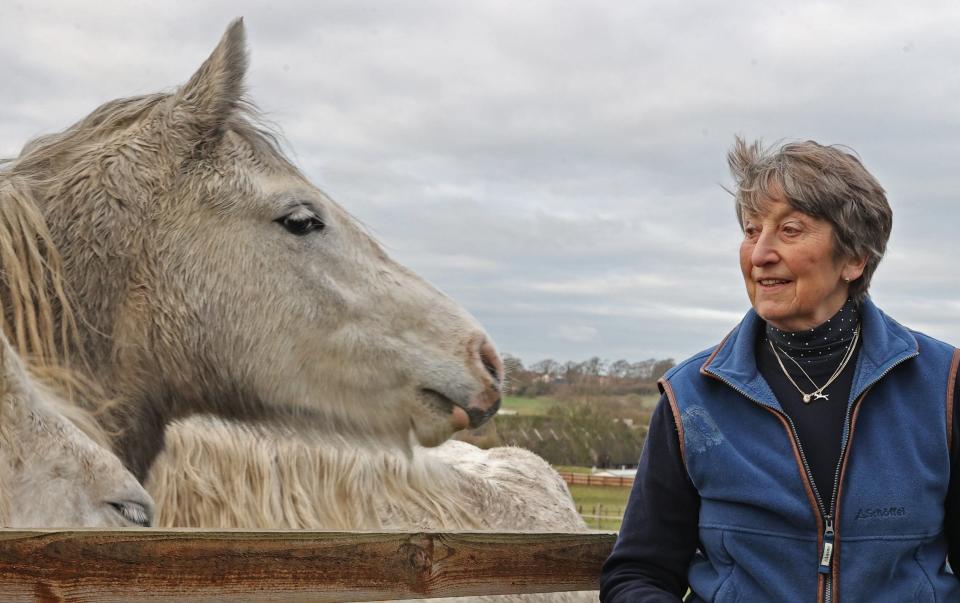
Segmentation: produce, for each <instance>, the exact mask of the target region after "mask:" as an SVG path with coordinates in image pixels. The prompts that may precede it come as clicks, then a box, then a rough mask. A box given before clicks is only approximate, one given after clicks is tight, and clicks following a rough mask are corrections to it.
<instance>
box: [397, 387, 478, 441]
mask: <svg viewBox="0 0 960 603" xmlns="http://www.w3.org/2000/svg"><path fill="white" fill-rule="evenodd" d="M418 402H419V404H418V408H417V409H416V410H415V411H414V415H413V417H411V421H410V424H411V428H412V430H413V434H414V436H415V437H416V440H417V443H419V444H420V445H421V446H426V447H432V446H438V445H440V444H442V443H444V442H445V441H447V440H449V439H450V436H452V435H453V434H454V433H456V432H458V431H460V430H461V429H467V428H468V427H470V416H469V414H468V413H467V411H466V410H465V409H463V408H462V407H460V406H458V405H457V404H454V403H453V402H452V401H451V400H450V399H448V398H446V397H445V396H442V395H440V394H437V393H436V392H433V391H431V390H421V392H420V395H419V396H418Z"/></svg>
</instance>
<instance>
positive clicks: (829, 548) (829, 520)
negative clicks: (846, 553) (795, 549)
mask: <svg viewBox="0 0 960 603" xmlns="http://www.w3.org/2000/svg"><path fill="white" fill-rule="evenodd" d="M823 520H824V528H823V551H821V553H820V567H818V568H817V572H819V573H821V574H829V573H830V562H831V561H832V560H833V517H832V516H831V515H827V516H826V517H824V518H823Z"/></svg>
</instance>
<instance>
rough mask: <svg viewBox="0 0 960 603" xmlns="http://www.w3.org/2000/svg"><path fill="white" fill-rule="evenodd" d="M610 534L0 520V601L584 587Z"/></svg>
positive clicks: (323, 596) (316, 597)
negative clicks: (56, 525) (11, 524)
mask: <svg viewBox="0 0 960 603" xmlns="http://www.w3.org/2000/svg"><path fill="white" fill-rule="evenodd" d="M615 537H616V535H615V534H613V533H609V532H595V533H587V534H582V533H581V534H569V533H533V532H509V533H484V532H444V533H427V532H415V533H411V532H316V531H302V530H261V531H247V530H228V531H216V532H213V531H208V530H190V529H176V530H159V529H122V530H14V529H0V601H23V600H40V601H65V600H69V601H78V602H85V601H97V602H100V601H164V600H167V601H169V600H176V601H209V600H211V599H216V598H224V599H229V600H230V601H231V603H234V602H236V603H239V602H261V601H374V600H383V599H409V598H431V597H453V596H468V595H482V594H487V595H498V594H518V593H535V592H557V591H570V590H592V589H595V588H597V578H598V577H599V575H600V566H601V564H602V563H603V560H604V559H606V557H607V555H608V554H609V552H610V549H611V548H612V546H613V542H614V540H615Z"/></svg>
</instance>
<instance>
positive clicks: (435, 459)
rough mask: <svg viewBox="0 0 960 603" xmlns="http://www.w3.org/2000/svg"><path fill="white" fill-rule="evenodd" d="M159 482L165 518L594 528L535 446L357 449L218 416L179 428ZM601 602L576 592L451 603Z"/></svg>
mask: <svg viewBox="0 0 960 603" xmlns="http://www.w3.org/2000/svg"><path fill="white" fill-rule="evenodd" d="M147 488H148V490H149V491H150V492H151V493H152V494H153V495H154V496H155V498H156V500H157V509H158V510H157V524H158V525H159V526H171V527H173V526H194V527H209V528H247V529H251V528H264V527H269V528H286V529H298V528H301V529H315V530H379V529H396V530H489V531H498V532H506V531H515V530H527V531H541V532H587V531H588V529H587V526H586V524H585V523H584V521H583V518H582V517H581V516H580V514H579V513H578V512H577V509H576V506H575V505H574V503H573V500H572V498H571V497H570V492H569V490H568V489H567V485H566V483H565V482H564V481H563V479H562V478H561V477H560V475H559V474H558V473H557V472H556V471H555V470H554V469H553V468H552V467H551V466H550V465H549V464H548V463H547V462H546V461H544V460H543V459H542V458H541V457H539V456H537V455H536V454H534V453H532V452H530V451H529V450H525V449H523V448H515V447H499V448H491V449H489V450H481V449H480V448H477V447H476V446H473V445H472V444H467V443H465V442H460V441H456V440H449V441H447V442H445V443H443V444H441V445H440V446H436V447H433V448H422V447H414V448H413V449H412V451H411V450H403V449H400V448H391V447H383V446H380V447H372V446H364V445H361V446H357V445H356V444H355V443H354V442H352V441H350V439H349V438H343V437H330V436H329V435H324V436H323V437H322V438H317V437H313V436H312V435H311V434H309V433H304V432H303V431H302V430H297V431H294V430H289V429H288V430H283V431H277V430H276V429H273V428H268V427H264V426H255V425H250V424H244V423H237V422H233V421H226V420H223V419H220V418H217V417H210V416H198V417H192V418H190V419H186V420H180V421H177V422H175V423H173V424H172V425H170V427H169V428H168V429H167V437H166V446H165V447H164V450H163V452H161V453H160V455H159V456H158V457H157V459H156V462H155V463H154V464H153V467H152V469H151V471H150V477H149V479H148V480H147ZM596 599H597V593H595V592H575V593H549V594H539V595H514V596H508V595H501V596H488V597H462V598H461V597H457V598H451V599H449V600H446V599H445V600H446V601H449V603H453V602H466V601H476V602H479V601H488V602H490V603H494V602H499V603H507V602H512V601H516V602H525V603H539V602H544V603H546V602H551V603H561V602H562V603H572V602H585V601H596Z"/></svg>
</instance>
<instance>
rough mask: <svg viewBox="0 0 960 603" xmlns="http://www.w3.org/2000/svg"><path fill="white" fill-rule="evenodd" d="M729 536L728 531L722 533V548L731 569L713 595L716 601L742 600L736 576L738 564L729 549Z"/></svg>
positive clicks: (736, 601) (725, 602)
mask: <svg viewBox="0 0 960 603" xmlns="http://www.w3.org/2000/svg"><path fill="white" fill-rule="evenodd" d="M727 537H728V536H727V532H726V531H723V532H721V533H720V550H721V551H722V552H723V557H724V558H725V561H726V562H727V563H730V571H729V572H728V573H727V577H726V578H724V579H723V582H721V583H720V588H718V589H717V592H716V594H715V595H714V596H713V600H714V601H715V603H738V601H740V593H739V591H738V589H737V580H736V577H735V576H734V574H736V573H737V566H736V564H734V562H733V558H732V557H731V556H730V553H729V552H728V551H727Z"/></svg>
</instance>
